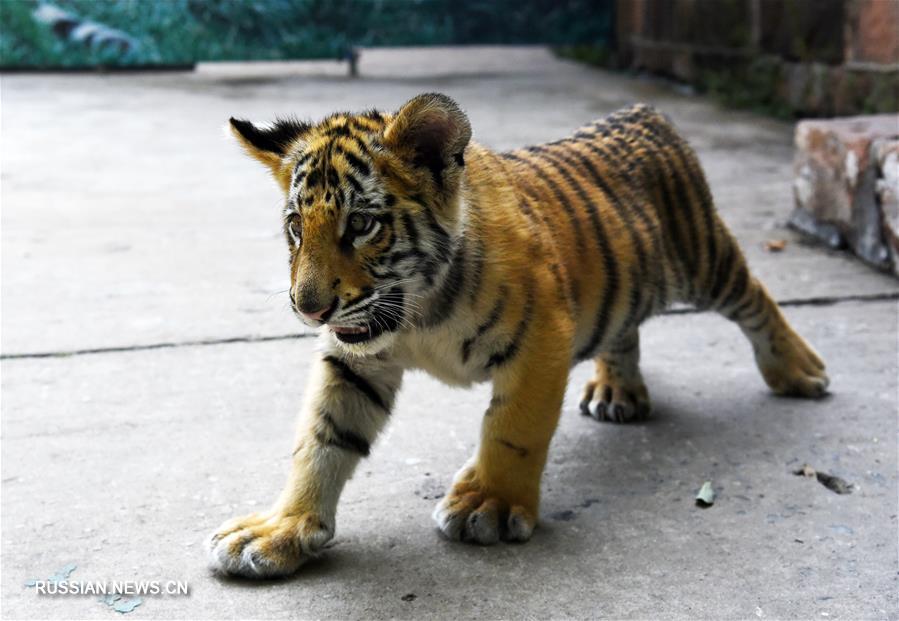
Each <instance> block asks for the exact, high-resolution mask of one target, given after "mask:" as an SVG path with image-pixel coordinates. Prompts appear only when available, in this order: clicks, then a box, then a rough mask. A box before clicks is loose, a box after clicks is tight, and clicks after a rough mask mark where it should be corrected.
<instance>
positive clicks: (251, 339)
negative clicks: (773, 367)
mask: <svg viewBox="0 0 899 621" xmlns="http://www.w3.org/2000/svg"><path fill="white" fill-rule="evenodd" d="M890 301H899V291H890V292H884V293H868V294H861V295H847V296H824V297H811V298H791V299H786V300H778V302H777V303H778V304H779V305H780V306H782V307H785V308H787V307H793V306H833V305H835V304H843V303H846V302H890ZM707 312H712V311H709V310H704V309H698V308H673V309H669V310H667V311H665V312H662V313H659V316H665V315H695V314H699V313H707ZM315 336H317V335H316V334H314V333H293V334H277V335H272V336H234V337H229V338H218V339H197V340H189V341H167V342H162V343H148V344H146V345H120V346H113V347H95V348H85V349H71V350H67V351H50V352H30V353H28V352H26V353H19V354H0V360H28V359H40V358H71V357H74V356H89V355H93V354H117V353H125V352H135V351H152V350H154V349H176V348H181V347H206V346H210V345H231V344H234V343H268V342H271V341H290V340H294V339H304V338H312V337H315Z"/></svg>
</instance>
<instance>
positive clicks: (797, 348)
mask: <svg viewBox="0 0 899 621" xmlns="http://www.w3.org/2000/svg"><path fill="white" fill-rule="evenodd" d="M728 237H729V236H728ZM727 241H729V242H730V244H731V245H730V247H729V248H728V249H727V252H728V254H727V255H726V259H727V260H726V261H725V263H724V264H727V263H730V265H731V269H730V270H728V271H727V273H724V274H719V276H718V282H717V283H716V285H715V287H714V289H713V291H712V296H711V297H712V307H713V308H715V309H716V310H717V311H718V312H719V313H721V314H722V315H724V316H725V317H727V318H728V319H730V320H731V321H734V322H736V323H737V325H739V326H740V329H741V330H742V331H743V334H745V335H746V337H747V338H748V339H749V342H750V343H751V344H752V350H753V352H754V354H755V361H756V365H757V366H758V368H759V371H760V372H761V374H762V377H763V378H764V379H765V382H766V383H767V384H768V386H769V387H770V388H771V390H773V391H774V392H775V393H777V394H780V395H789V396H795V397H807V398H813V399H814V398H819V397H822V396H824V395H825V394H826V393H827V385H828V383H829V379H828V377H827V373H826V372H825V366H824V361H823V360H821V357H820V356H819V355H818V354H817V353H816V352H815V350H814V349H813V348H812V347H811V345H809V344H808V343H807V342H806V341H805V339H803V338H802V337H801V336H799V334H797V333H796V331H795V330H793V327H792V326H791V325H790V324H789V323H788V322H787V320H786V318H785V317H784V316H783V313H781V311H780V307H778V305H777V302H775V301H774V300H773V299H772V298H771V296H770V295H769V293H768V291H767V290H766V289H765V287H764V285H762V283H761V282H759V281H758V280H757V279H756V278H755V277H753V276H752V274H750V273H749V268H748V267H747V266H746V261H745V259H744V258H743V256H742V253H741V252H740V250H739V248H737V246H736V242H735V241H734V240H733V239H732V238H729V239H728V240H727Z"/></svg>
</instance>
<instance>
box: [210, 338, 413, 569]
mask: <svg viewBox="0 0 899 621" xmlns="http://www.w3.org/2000/svg"><path fill="white" fill-rule="evenodd" d="M401 379H402V370H401V369H400V368H399V367H398V366H396V365H393V364H391V363H385V362H382V361H378V360H374V359H373V360H361V359H358V358H354V359H352V361H350V360H345V359H342V358H341V357H339V355H338V354H336V353H334V352H331V353H326V354H324V355H322V356H321V358H320V359H319V360H318V361H317V362H316V363H315V367H314V370H313V373H312V376H311V378H310V381H309V388H308V390H307V395H306V399H305V403H304V406H303V412H302V414H301V418H300V424H299V428H298V431H297V440H296V443H295V447H294V452H293V457H292V464H291V471H290V475H289V477H288V480H287V485H286V486H285V487H284V490H283V491H282V492H281V496H280V497H279V498H278V500H277V502H276V503H275V504H274V506H273V507H272V508H271V509H269V510H268V511H263V512H260V513H253V514H250V515H246V516H243V517H238V518H234V519H232V520H229V521H227V522H225V523H224V524H222V526H221V527H219V529H218V530H217V531H216V532H214V533H213V534H212V535H211V536H210V537H209V539H208V540H207V549H208V551H209V562H210V567H212V568H213V569H214V570H216V571H219V572H221V573H225V574H236V575H243V576H248V577H271V576H282V575H286V574H290V573H293V572H294V571H296V570H297V568H299V566H300V565H302V564H303V562H304V561H306V560H307V559H309V558H310V557H312V556H314V555H315V554H316V552H318V551H319V550H321V548H322V547H323V546H324V545H325V544H326V543H327V542H328V541H329V540H330V539H331V538H332V537H334V533H335V513H336V510H337V500H338V498H339V496H340V492H341V491H342V490H343V486H344V484H345V483H346V481H347V480H348V479H349V478H350V476H351V475H352V473H353V470H354V469H355V467H356V464H357V463H358V462H359V460H360V459H361V458H362V457H365V456H367V455H368V453H369V449H370V446H371V443H372V442H373V441H374V439H375V436H376V435H377V434H378V432H379V431H380V430H381V428H382V427H383V425H384V422H385V421H386V419H387V416H388V415H389V413H390V408H391V407H392V406H393V400H394V396H395V394H396V392H397V390H398V389H399V386H400V381H401Z"/></svg>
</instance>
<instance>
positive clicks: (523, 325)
mask: <svg viewBox="0 0 899 621" xmlns="http://www.w3.org/2000/svg"><path fill="white" fill-rule="evenodd" d="M533 315H534V292H533V291H531V290H530V289H529V290H528V297H527V301H526V302H525V305H524V311H523V314H522V316H521V320H520V321H519V322H518V326H517V327H516V328H515V334H514V335H513V336H512V340H511V341H510V342H509V344H508V345H506V347H505V349H503V350H502V351H499V352H496V353H495V354H493V355H492V356H490V359H489V360H487V366H486V368H487V369H490V368H491V367H498V366H501V365H503V364H505V363H506V362H508V361H509V360H510V359H511V358H512V357H513V356H515V354H517V353H518V350H519V349H520V348H521V339H522V338H523V337H524V334H525V332H527V329H528V324H530V322H531V318H532V317H533Z"/></svg>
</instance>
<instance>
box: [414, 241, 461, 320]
mask: <svg viewBox="0 0 899 621" xmlns="http://www.w3.org/2000/svg"><path fill="white" fill-rule="evenodd" d="M465 264H466V257H465V238H464V237H461V238H460V239H459V241H458V243H457V244H456V251H455V252H454V253H453V258H452V262H451V263H450V266H449V271H448V272H447V274H446V276H445V277H444V279H443V283H442V284H441V285H440V290H439V291H438V292H437V294H436V296H435V297H434V299H433V302H432V303H431V312H430V314H429V315H427V316H426V317H422V320H421V326H422V327H424V328H434V327H436V326H438V325H440V324H441V323H443V322H444V321H446V320H447V319H449V317H450V315H452V314H453V310H454V309H455V307H456V300H457V299H458V298H459V295H460V294H461V293H462V286H463V284H464V282H465Z"/></svg>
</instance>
